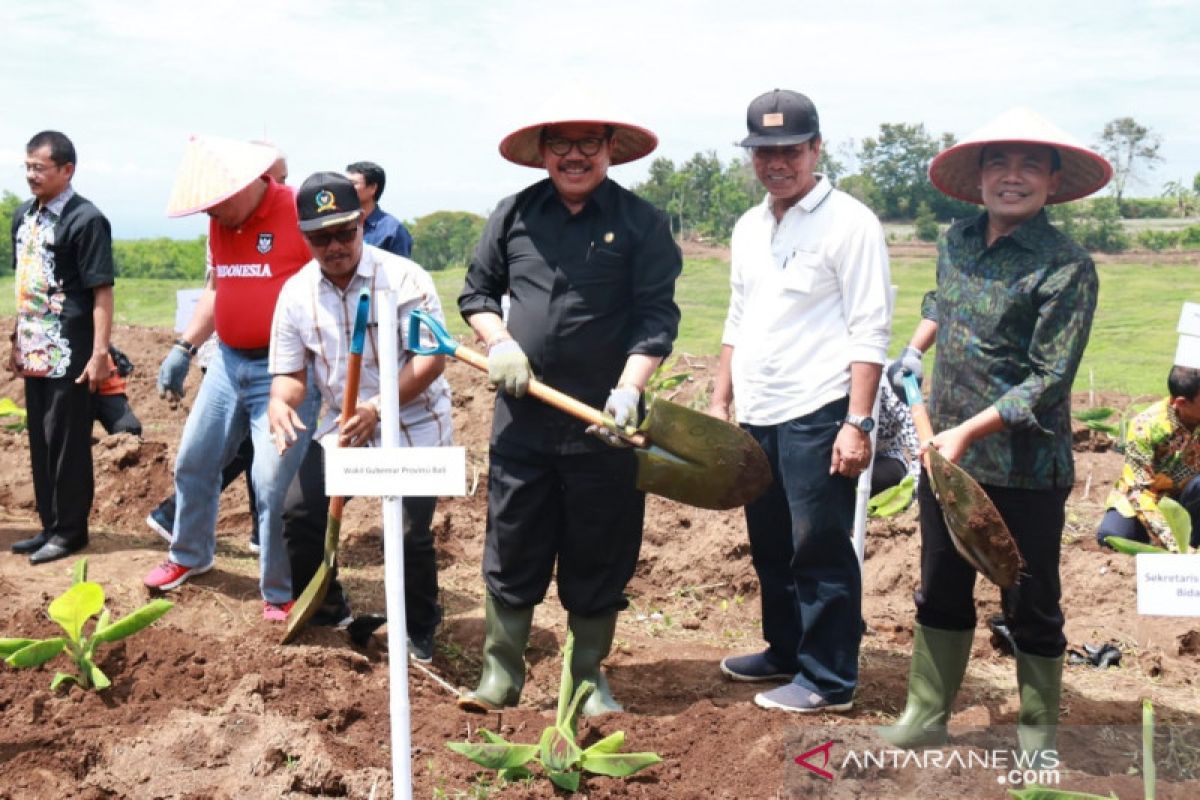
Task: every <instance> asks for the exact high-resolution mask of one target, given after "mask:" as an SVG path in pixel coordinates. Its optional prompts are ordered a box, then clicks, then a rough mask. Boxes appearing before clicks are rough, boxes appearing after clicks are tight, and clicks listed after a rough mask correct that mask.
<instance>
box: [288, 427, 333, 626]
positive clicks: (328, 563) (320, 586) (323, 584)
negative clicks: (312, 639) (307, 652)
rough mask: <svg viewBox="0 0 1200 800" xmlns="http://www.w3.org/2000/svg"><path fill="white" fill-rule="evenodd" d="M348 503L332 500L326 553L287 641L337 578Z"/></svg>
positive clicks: (292, 617)
mask: <svg viewBox="0 0 1200 800" xmlns="http://www.w3.org/2000/svg"><path fill="white" fill-rule="evenodd" d="M315 446H316V445H314V447H315ZM344 505H345V499H344V498H341V497H334V498H332V499H331V500H330V501H329V521H328V522H327V523H326V525H325V554H324V556H323V557H322V558H321V563H320V564H319V565H318V566H317V571H316V572H315V573H313V576H312V580H310V581H309V582H308V585H307V586H305V587H304V591H303V592H302V593H301V594H300V596H299V597H298V598H296V602H295V603H294V604H293V605H292V611H291V613H289V614H288V618H287V630H286V631H285V632H284V634H283V643H284V644H288V643H289V642H291V641H292V640H293V639H295V638H296V637H297V636H298V635H299V634H300V631H302V630H304V627H305V626H306V625H308V623H309V620H311V619H312V618H313V615H315V614H316V613H317V610H318V609H319V608H320V607H321V604H322V603H324V602H325V595H326V594H328V592H329V584H330V583H331V582H332V580H333V568H334V565H335V564H336V563H337V551H338V542H339V540H340V539H341V532H342V507H343V506H344Z"/></svg>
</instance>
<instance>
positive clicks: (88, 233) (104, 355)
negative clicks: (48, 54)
mask: <svg viewBox="0 0 1200 800" xmlns="http://www.w3.org/2000/svg"><path fill="white" fill-rule="evenodd" d="M74 174H75V146H74V145H73V144H72V143H71V140H70V139H68V138H67V137H66V136H64V135H63V134H61V133H59V132H58V131H42V132H41V133H38V134H36V135H35V136H34V137H33V138H32V139H30V140H29V143H28V144H27V145H26V146H25V179H26V181H27V182H28V183H29V189H30V191H31V192H32V193H33V199H31V200H28V201H26V202H25V203H24V204H22V205H21V206H20V207H19V208H17V210H16V212H15V213H14V214H13V219H12V241H13V268H14V269H15V270H16V273H17V277H16V284H17V285H16V294H17V321H16V327H15V328H14V330H13V333H12V337H11V339H12V352H11V353H10V354H9V361H8V366H9V369H10V370H12V371H13V372H15V373H17V374H19V375H21V376H23V377H24V378H25V405H26V408H27V411H28V417H27V419H28V422H29V426H28V430H29V461H30V464H31V466H32V468H33V490H34V496H35V497H36V499H37V509H38V516H39V517H40V519H41V525H42V530H41V532H40V533H39V534H38V535H37V536H33V537H31V538H29V539H23V540H21V541H19V542H16V543H14V544H13V545H12V551H13V552H14V553H28V554H29V561H30V563H33V564H42V563H46V562H49V561H56V560H58V559H60V558H63V557H65V556H68V555H70V554H71V553H74V552H76V551H78V550H82V549H83V548H84V547H85V546H86V545H87V543H88V512H89V511H91V508H92V491H93V478H92V404H91V398H92V392H94V391H96V390H97V389H98V388H99V387H100V384H102V383H103V382H104V381H105V379H106V378H108V375H109V372H110V370H111V366H110V364H111V362H110V361H109V357H108V345H109V341H108V338H109V334H110V331H111V329H112V313H113V257H112V233H111V230H110V228H109V224H108V220H107V219H105V218H104V215H103V214H101V213H100V211H99V209H97V208H96V207H95V206H94V205H92V204H91V203H90V202H89V201H87V200H85V199H84V198H83V197H82V196H81V195H78V194H76V193H75V190H74V189H73V188H72V187H71V178H72V177H73V176H74Z"/></svg>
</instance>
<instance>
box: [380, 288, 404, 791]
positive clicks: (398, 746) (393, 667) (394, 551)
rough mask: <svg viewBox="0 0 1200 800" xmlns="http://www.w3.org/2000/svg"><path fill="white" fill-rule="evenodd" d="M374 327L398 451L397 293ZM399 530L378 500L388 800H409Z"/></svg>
mask: <svg viewBox="0 0 1200 800" xmlns="http://www.w3.org/2000/svg"><path fill="white" fill-rule="evenodd" d="M375 308H376V319H377V320H378V322H379V395H380V405H381V406H382V408H381V409H380V410H381V412H382V414H383V418H382V420H381V423H382V428H383V431H382V432H383V446H384V447H399V446H400V374H399V369H398V364H399V363H400V359H399V320H398V319H397V314H396V293H395V292H393V291H391V290H384V291H381V292H379V293H377V294H376V296H375ZM403 537H404V526H403V518H402V512H401V507H400V498H399V497H385V498H383V575H384V591H385V592H386V596H387V620H388V623H387V637H388V678H389V684H388V697H389V703H388V707H389V710H390V712H391V723H392V797H394V798H397V800H412V755H411V753H412V741H411V736H412V728H411V726H410V704H409V699H408V624H407V621H406V620H405V615H404V541H403Z"/></svg>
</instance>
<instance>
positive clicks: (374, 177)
mask: <svg viewBox="0 0 1200 800" xmlns="http://www.w3.org/2000/svg"><path fill="white" fill-rule="evenodd" d="M346 172H355V173H358V174H359V175H362V176H363V180H364V181H365V182H366V184H367V186H374V187H375V202H376V203H378V202H379V198H381V197H383V185H384V184H385V183H387V175H386V174H384V171H383V167H381V166H379V165H378V164H376V163H375V162H374V161H355V162H354V163H353V164H351V165H350V166H348V167H346Z"/></svg>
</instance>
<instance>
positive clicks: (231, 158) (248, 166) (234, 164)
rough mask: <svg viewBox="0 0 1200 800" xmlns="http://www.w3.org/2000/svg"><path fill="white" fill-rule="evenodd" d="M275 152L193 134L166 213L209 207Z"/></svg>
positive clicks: (245, 182)
mask: <svg viewBox="0 0 1200 800" xmlns="http://www.w3.org/2000/svg"><path fill="white" fill-rule="evenodd" d="M278 155H279V151H278V150H276V149H275V148H274V147H270V146H269V145H262V144H252V143H250V142H242V141H238V140H236V139H224V138H221V137H219V136H198V135H195V134H193V135H192V136H191V137H190V138H189V139H188V143H187V146H186V147H185V148H184V151H183V163H181V164H180V165H179V171H178V172H177V173H176V175H175V185H174V186H173V187H172V188H171V199H169V200H168V201H167V216H168V217H186V216H187V215H188V214H195V213H197V212H200V211H204V210H205V209H208V208H212V207H213V206H215V205H216V204H217V203H219V202H221V201H222V200H225V199H226V198H228V197H231V196H233V195H235V194H237V193H238V192H240V191H241V190H242V189H245V188H246V187H247V186H249V185H250V184H251V183H252V182H254V181H255V180H256V179H258V178H259V177H261V176H262V174H263V173H264V172H266V171H267V169H268V168H269V167H270V166H271V164H273V163H274V162H275V159H276V157H278Z"/></svg>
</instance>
